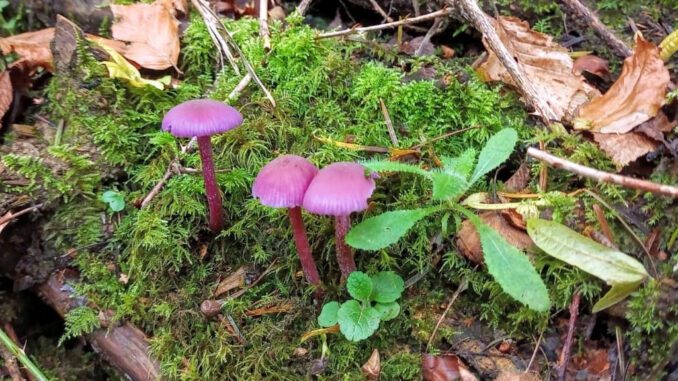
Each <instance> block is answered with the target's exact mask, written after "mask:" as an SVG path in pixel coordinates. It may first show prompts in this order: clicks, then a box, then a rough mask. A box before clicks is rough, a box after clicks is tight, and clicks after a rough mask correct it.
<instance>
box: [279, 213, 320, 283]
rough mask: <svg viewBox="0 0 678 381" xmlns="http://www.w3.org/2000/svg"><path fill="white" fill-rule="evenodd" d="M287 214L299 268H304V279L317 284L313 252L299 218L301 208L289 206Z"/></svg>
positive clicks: (318, 276) (302, 221) (317, 275)
mask: <svg viewBox="0 0 678 381" xmlns="http://www.w3.org/2000/svg"><path fill="white" fill-rule="evenodd" d="M287 214H288V215H289V216H290V223H291V224H292V232H293V233H294V243H295V244H296V245H297V255H299V261H300V262H301V268H302V269H303V270H304V275H305V276H306V280H308V282H309V283H311V284H313V285H316V286H319V285H320V284H321V282H320V275H319V274H318V268H317V267H316V265H315V260H313V254H312V253H311V247H310V246H309V244H308V238H307V237H306V229H305V228H304V220H303V219H302V218H301V208H300V207H298V206H297V207H295V208H289V209H287Z"/></svg>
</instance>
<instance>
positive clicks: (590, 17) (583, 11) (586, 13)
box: [562, 0, 633, 58]
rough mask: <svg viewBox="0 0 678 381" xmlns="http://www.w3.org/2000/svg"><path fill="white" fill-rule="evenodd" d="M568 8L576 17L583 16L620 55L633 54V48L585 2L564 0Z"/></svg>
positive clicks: (584, 20)
mask: <svg viewBox="0 0 678 381" xmlns="http://www.w3.org/2000/svg"><path fill="white" fill-rule="evenodd" d="M562 2H563V3H564V4H565V6H566V8H568V9H570V11H571V12H572V13H574V15H575V17H577V18H581V19H582V22H583V23H585V24H587V25H590V26H591V28H593V30H594V31H595V32H596V33H597V34H598V36H600V38H602V39H603V41H605V43H607V44H608V45H610V47H612V49H613V50H614V51H615V52H616V53H617V55H619V56H620V57H623V58H625V57H628V56H630V55H631V54H633V51H632V50H631V48H629V46H628V45H626V43H624V41H622V40H621V39H620V38H619V37H617V36H616V35H615V34H614V32H612V31H611V30H610V28H608V27H607V26H606V25H605V24H603V23H602V22H601V21H600V19H599V18H598V16H596V15H595V14H594V13H593V12H591V10H590V9H588V8H587V7H586V6H585V5H584V4H582V3H581V2H580V1H579V0H562Z"/></svg>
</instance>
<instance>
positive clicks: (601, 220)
mask: <svg viewBox="0 0 678 381" xmlns="http://www.w3.org/2000/svg"><path fill="white" fill-rule="evenodd" d="M592 207H593V213H595V215H596V219H597V220H598V224H599V225H600V230H601V231H602V232H603V235H605V238H607V239H608V241H610V242H614V236H613V235H612V229H610V225H609V224H608V223H607V219H606V218H605V213H604V212H603V208H601V207H600V205H598V204H593V206H592Z"/></svg>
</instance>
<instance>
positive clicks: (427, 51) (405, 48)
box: [400, 36, 436, 56]
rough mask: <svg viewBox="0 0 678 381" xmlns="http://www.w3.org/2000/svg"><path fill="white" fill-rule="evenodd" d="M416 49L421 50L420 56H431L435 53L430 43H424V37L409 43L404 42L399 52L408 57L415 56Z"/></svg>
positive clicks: (416, 38)
mask: <svg viewBox="0 0 678 381" xmlns="http://www.w3.org/2000/svg"><path fill="white" fill-rule="evenodd" d="M422 45H423V46H422ZM418 49H421V54H420V55H422V56H430V55H433V54H434V53H435V51H436V48H435V46H433V44H432V43H431V42H430V41H425V38H424V36H418V37H415V38H413V39H411V40H409V41H405V42H404V43H403V44H402V45H401V46H400V51H401V52H402V53H404V54H407V55H408V56H413V55H415V53H416V52H417V50H418Z"/></svg>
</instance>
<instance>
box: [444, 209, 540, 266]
mask: <svg viewBox="0 0 678 381" xmlns="http://www.w3.org/2000/svg"><path fill="white" fill-rule="evenodd" d="M478 217H479V218H480V219H481V220H482V221H483V222H484V223H486V224H487V225H489V226H490V227H491V228H493V229H494V230H496V231H497V232H498V233H499V234H500V235H501V236H502V237H504V238H505V239H506V240H507V241H508V242H509V243H510V244H511V245H513V246H515V247H517V248H518V249H520V250H525V249H527V248H528V247H530V246H532V240H531V239H530V237H529V236H528V235H527V233H525V231H523V230H520V229H517V228H515V227H514V226H512V225H511V224H510V223H509V222H508V221H506V219H505V218H504V217H503V216H502V215H501V213H497V212H483V213H481V214H480V215H478ZM457 247H458V248H459V251H460V252H461V254H462V255H463V256H464V257H466V258H467V259H468V260H470V261H471V262H473V263H481V262H482V261H483V250H482V247H481V245H480V236H479V235H478V232H477V231H476V228H475V227H474V226H473V223H471V221H469V220H465V221H464V222H462V223H461V229H459V232H458V233H457Z"/></svg>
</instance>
